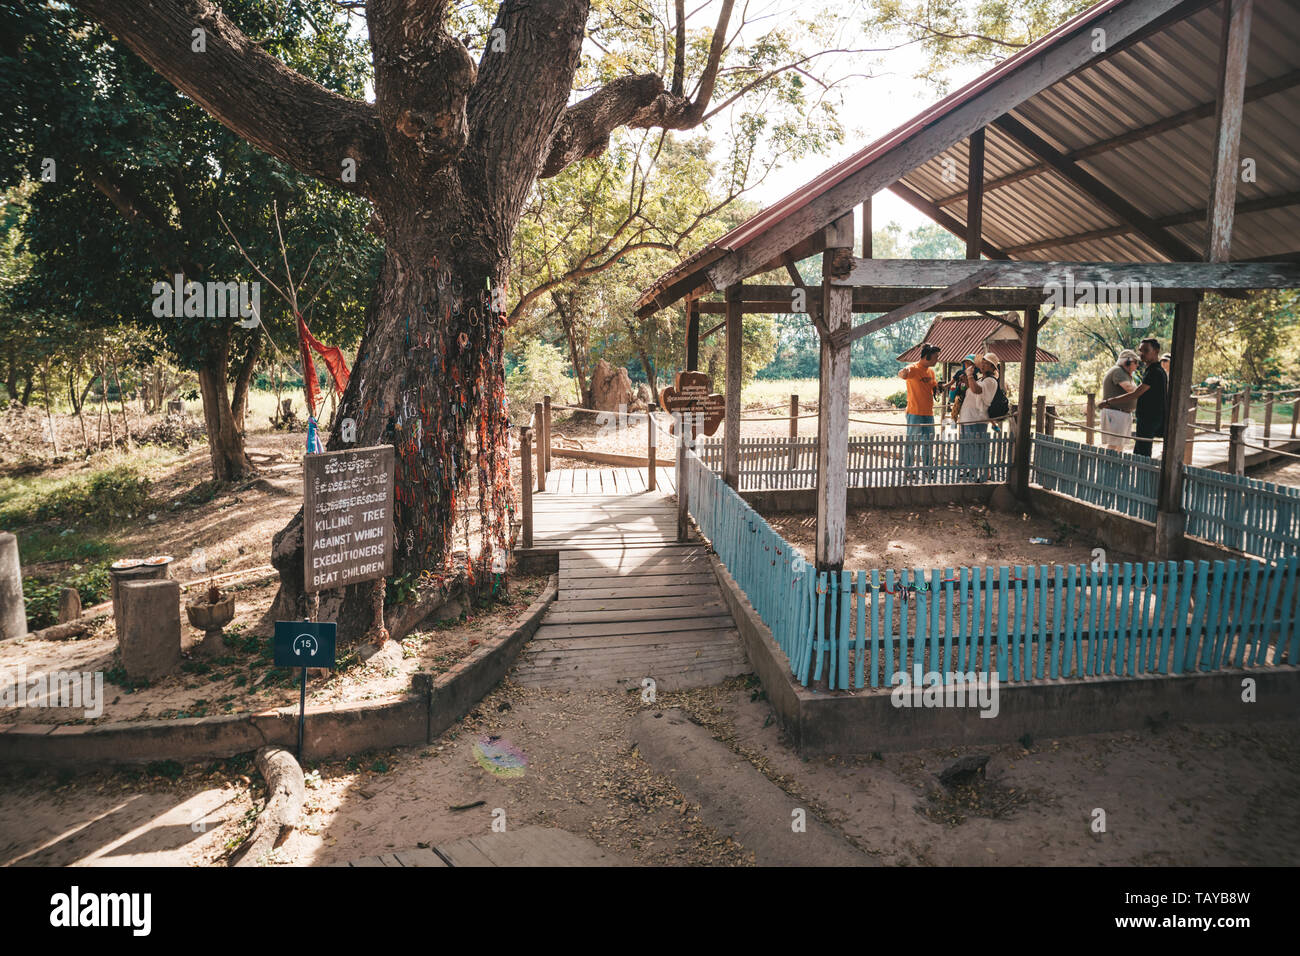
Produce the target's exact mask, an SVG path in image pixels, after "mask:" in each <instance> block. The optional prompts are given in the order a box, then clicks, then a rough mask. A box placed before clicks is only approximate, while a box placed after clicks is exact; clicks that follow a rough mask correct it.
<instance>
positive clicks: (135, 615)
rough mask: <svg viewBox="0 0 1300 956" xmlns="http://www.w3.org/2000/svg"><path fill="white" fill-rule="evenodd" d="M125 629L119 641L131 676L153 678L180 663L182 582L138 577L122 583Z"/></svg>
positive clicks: (168, 672)
mask: <svg viewBox="0 0 1300 956" xmlns="http://www.w3.org/2000/svg"><path fill="white" fill-rule="evenodd" d="M118 593H119V595H120V596H121V599H122V618H123V620H122V630H121V631H120V632H118V635H117V643H118V647H119V649H120V650H121V652H122V667H123V668H125V670H126V675H127V677H129V678H130V679H131V680H133V681H135V680H147V681H154V680H158V679H159V678H162V677H166V676H167V675H168V674H171V673H173V672H174V671H176V669H177V668H179V667H180V663H181V586H180V582H178V581H172V580H166V581H137V582H135V583H132V584H123V585H122V586H121V588H120V589H119V591H118Z"/></svg>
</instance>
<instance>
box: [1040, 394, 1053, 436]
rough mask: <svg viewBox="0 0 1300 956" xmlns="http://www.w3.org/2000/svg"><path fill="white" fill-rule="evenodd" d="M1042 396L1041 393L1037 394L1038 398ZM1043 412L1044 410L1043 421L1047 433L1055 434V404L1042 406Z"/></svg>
mask: <svg viewBox="0 0 1300 956" xmlns="http://www.w3.org/2000/svg"><path fill="white" fill-rule="evenodd" d="M1042 397H1043V396H1041V395H1040V396H1039V398H1042ZM1043 412H1044V414H1043V421H1044V423H1045V424H1046V425H1047V434H1048V435H1055V434H1056V406H1055V405H1046V406H1044V408H1043Z"/></svg>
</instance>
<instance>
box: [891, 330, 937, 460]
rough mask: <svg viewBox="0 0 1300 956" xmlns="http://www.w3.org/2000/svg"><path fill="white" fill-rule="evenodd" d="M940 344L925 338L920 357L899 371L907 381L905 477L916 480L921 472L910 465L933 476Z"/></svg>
mask: <svg viewBox="0 0 1300 956" xmlns="http://www.w3.org/2000/svg"><path fill="white" fill-rule="evenodd" d="M939 352H940V349H939V346H937V345H931V344H930V343H929V342H926V343H925V344H924V345H922V346H921V360H920V361H919V362H916V363H914V364H912V365H909V366H907V367H906V368H905V369H903V370H902V371H900V372H899V373H898V377H899V378H901V379H903V380H904V381H905V382H907V446H906V448H905V449H904V455H903V466H904V468H905V469H906V474H907V480H908V481H909V482H910V481H917V480H920V479H921V475H920V474H918V473H917V472H916V471H914V470H913V469H915V468H916V466H917V465H918V464H919V465H920V466H921V468H924V469H926V474H925V479H926V480H933V478H934V472H933V471H932V470H931V468H932V466H933V464H934V393H935V391H936V390H937V389H938V388H939V382H938V380H937V379H936V378H935V377H934V366H935V365H936V364H937V363H938V361H939Z"/></svg>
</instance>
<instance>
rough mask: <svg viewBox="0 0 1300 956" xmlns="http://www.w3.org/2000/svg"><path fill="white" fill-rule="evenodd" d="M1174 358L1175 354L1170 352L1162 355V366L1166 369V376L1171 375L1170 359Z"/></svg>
mask: <svg viewBox="0 0 1300 956" xmlns="http://www.w3.org/2000/svg"><path fill="white" fill-rule="evenodd" d="M1172 358H1173V356H1172V355H1170V354H1169V353H1168V352H1166V353H1165V354H1164V355H1162V356H1160V367H1161V368H1162V369H1164V370H1165V378H1168V377H1169V360H1170V359H1172Z"/></svg>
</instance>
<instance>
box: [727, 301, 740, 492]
mask: <svg viewBox="0 0 1300 956" xmlns="http://www.w3.org/2000/svg"><path fill="white" fill-rule="evenodd" d="M740 296H741V286H740V283H736V284H735V285H733V286H728V287H727V385H726V396H725V397H726V416H727V417H726V419H725V420H724V422H723V431H722V480H723V481H725V482H726V483H727V484H729V485H730V486H731V487H732V488H735V489H736V490H737V491H739V490H740V381H741V372H742V370H743V364H742V363H743V362H744V357H743V355H744V353H743V351H742V349H741V334H742V330H741V321H742V316H743V309H744V304H743V303H742V302H741V301H740Z"/></svg>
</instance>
